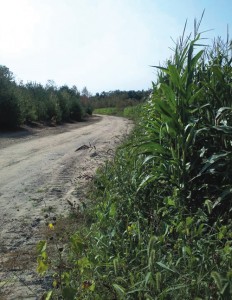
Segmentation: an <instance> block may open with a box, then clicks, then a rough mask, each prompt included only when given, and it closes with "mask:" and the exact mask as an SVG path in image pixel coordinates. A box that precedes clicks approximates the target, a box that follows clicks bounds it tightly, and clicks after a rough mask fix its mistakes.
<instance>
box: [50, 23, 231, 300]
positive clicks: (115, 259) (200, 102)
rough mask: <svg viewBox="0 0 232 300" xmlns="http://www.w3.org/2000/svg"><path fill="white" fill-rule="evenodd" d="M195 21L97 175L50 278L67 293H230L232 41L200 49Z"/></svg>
mask: <svg viewBox="0 0 232 300" xmlns="http://www.w3.org/2000/svg"><path fill="white" fill-rule="evenodd" d="M199 25H200V23H196V22H195V30H194V34H193V36H192V37H191V35H189V36H187V37H186V38H185V32H184V33H183V35H182V36H181V38H180V39H178V41H177V42H176V45H175V49H174V53H173V58H172V59H170V60H169V61H168V62H167V63H166V65H164V66H163V67H160V66H159V67H158V69H159V76H158V81H157V83H154V84H153V93H152V96H151V98H150V99H149V100H148V101H147V103H146V104H145V105H144V107H143V110H142V117H141V119H140V123H139V125H138V126H137V128H136V129H135V131H134V133H133V135H132V136H131V138H130V140H129V141H127V142H126V144H125V145H124V146H122V147H121V148H119V149H118V151H117V153H116V156H115V158H114V161H112V162H108V163H107V164H106V165H105V166H104V168H102V169H101V170H100V171H98V173H97V174H96V178H95V185H94V190H93V192H92V201H93V204H92V206H91V207H89V208H88V210H87V212H86V217H87V221H86V224H85V225H84V227H83V228H81V230H80V231H78V232H77V233H76V234H75V235H73V236H72V237H70V249H69V254H68V260H67V262H66V270H65V269H64V270H63V271H62V274H61V275H59V274H60V273H56V274H55V277H54V278H55V280H56V282H58V283H59V286H60V287H61V288H60V293H61V294H62V295H63V298H64V299H231V298H232V244H231V237H232V235H231V229H232V222H231V209H232V205H231V192H232V186H231V175H232V174H231V169H232V168H231V164H232V152H231V151H232V149H231V147H232V144H231V139H232V124H231V122H232V118H231V117H232V114H231V109H232V105H231V99H232V81H231V78H232V68H231V61H232V58H231V42H230V41H229V39H228V40H227V41H226V42H223V41H222V40H221V39H217V40H215V41H214V43H213V45H212V46H211V47H203V46H202V45H201V35H200V34H199V33H198V29H199ZM62 284H64V285H65V288H64V287H63V285H62ZM56 286H57V285H56ZM53 295H54V297H55V295H56V292H55V291H53ZM67 295H69V296H67ZM75 297H76V298H75Z"/></svg>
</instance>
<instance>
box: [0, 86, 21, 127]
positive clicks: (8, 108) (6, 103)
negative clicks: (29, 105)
mask: <svg viewBox="0 0 232 300" xmlns="http://www.w3.org/2000/svg"><path fill="white" fill-rule="evenodd" d="M21 121H22V115H21V110H20V105H19V101H18V99H17V97H16V96H15V95H14V94H13V93H12V94H10V93H9V92H0V128H5V129H7V128H16V127H18V126H19V125H20V124H21Z"/></svg>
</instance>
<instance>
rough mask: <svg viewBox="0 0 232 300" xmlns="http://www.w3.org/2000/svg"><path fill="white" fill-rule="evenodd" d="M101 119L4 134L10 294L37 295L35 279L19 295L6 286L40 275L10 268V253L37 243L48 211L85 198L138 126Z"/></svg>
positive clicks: (0, 207)
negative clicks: (87, 188)
mask: <svg viewBox="0 0 232 300" xmlns="http://www.w3.org/2000/svg"><path fill="white" fill-rule="evenodd" d="M95 118H98V122H94V123H92V122H90V123H89V124H88V122H87V123H86V124H84V125H81V126H80V125H75V124H73V125H70V126H69V127H68V128H66V130H64V132H60V131H59V130H58V132H56V130H55V129H54V130H53V131H51V132H50V133H49V132H48V133H47V132H46V134H45V136H44V134H43V131H41V132H40V133H38V132H37V133H36V134H34V135H30V134H26V135H25V136H24V137H20V138H19V136H18V137H17V136H16V137H13V138H12V137H11V136H6V135H2V136H1V135H0V226H1V233H0V263H1V265H2V268H1V269H0V292H1V290H2V291H3V290H4V289H5V290H4V293H5V295H6V298H5V299H37V298H36V296H35V295H33V291H35V288H36V287H35V286H33V284H31V283H30V284H29V283H26V284H21V285H19V283H18V286H17V290H18V292H17V296H16V295H15V294H14V293H15V292H14V293H13V295H12V291H11V292H9V290H7V289H6V286H7V285H8V283H7V281H9V282H10V281H11V280H12V278H14V279H13V281H14V282H15V281H20V278H21V283H22V282H24V281H27V279H28V276H29V277H30V279H31V281H32V282H33V280H32V277H33V276H34V275H33V274H34V273H33V272H34V271H33V270H31V273H30V272H29V273H28V274H26V275H25V274H24V273H23V270H21V273H19V272H18V273H17V274H16V275H15V273H14V271H15V270H14V267H12V266H11V267H9V268H8V270H6V269H4V268H6V267H4V266H6V265H7V264H6V261H7V260H8V259H9V255H10V253H13V252H14V251H18V249H26V248H27V249H28V247H29V248H30V247H33V246H34V245H35V242H36V237H35V236H36V232H37V231H38V228H39V227H40V226H42V225H43V224H44V222H45V220H44V214H46V212H47V211H49V212H50V213H52V214H53V215H54V216H56V217H57V216H59V215H65V214H68V212H69V211H70V203H71V204H72V203H78V202H82V201H85V199H84V198H85V186H86V183H88V182H89V180H90V179H91V178H92V176H93V175H94V172H95V171H96V169H97V168H98V167H99V166H100V165H101V164H102V163H103V162H104V161H105V160H107V159H109V158H110V156H111V155H112V150H113V149H115V146H116V144H118V143H119V142H120V141H121V140H122V137H123V135H125V134H127V133H128V132H129V131H130V129H131V127H132V123H131V121H128V120H126V119H123V118H118V117H111V116H104V117H95ZM75 126H78V128H75ZM6 271H7V272H6ZM16 271H17V270H16ZM12 272H13V273H12ZM24 275H25V276H24ZM12 276H13V277H12ZM15 276H16V277H15ZM20 276H24V277H23V278H22V277H20ZM15 278H16V279H15ZM17 278H18V279H19V280H17ZM24 283H25V282H24ZM34 283H35V282H34ZM3 285H4V288H3ZM26 285H28V286H29V287H30V288H27V287H26ZM7 293H8V296H7ZM15 297H16V298H15ZM20 297H22V298H20ZM0 298H1V293H0ZM1 299H2V298H1Z"/></svg>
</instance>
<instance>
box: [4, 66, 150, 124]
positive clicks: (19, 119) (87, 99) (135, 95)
mask: <svg viewBox="0 0 232 300" xmlns="http://www.w3.org/2000/svg"><path fill="white" fill-rule="evenodd" d="M148 94H149V92H148V91H146V92H144V91H119V90H116V91H110V92H102V93H96V95H95V96H92V95H91V93H90V92H89V91H88V90H87V88H86V87H84V88H83V90H82V92H80V91H79V90H78V89H77V87H76V86H75V85H74V86H72V87H69V86H67V85H63V86H60V87H57V86H56V85H55V83H54V82H53V81H52V80H49V81H48V82H47V84H46V85H45V86H43V85H42V84H40V83H36V82H28V83H26V84H24V83H23V82H20V83H17V82H16V80H15V78H14V75H13V73H12V72H11V71H10V70H9V69H8V68H7V67H6V66H3V65H0V129H1V128H4V129H8V128H16V127H18V126H21V125H23V124H31V123H33V122H42V123H44V124H47V125H51V124H53V125H54V124H59V123H62V122H70V121H81V120H83V118H84V117H85V116H86V115H91V114H92V111H93V109H94V108H100V107H116V106H118V107H122V108H124V107H126V106H133V105H136V104H137V103H138V102H139V101H142V100H144V99H145V97H146V96H147V95H148Z"/></svg>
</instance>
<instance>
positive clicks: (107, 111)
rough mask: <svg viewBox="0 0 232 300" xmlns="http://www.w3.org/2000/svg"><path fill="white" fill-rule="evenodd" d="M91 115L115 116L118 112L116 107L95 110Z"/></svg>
mask: <svg viewBox="0 0 232 300" xmlns="http://www.w3.org/2000/svg"><path fill="white" fill-rule="evenodd" d="M93 114H99V115H111V116H115V115H117V114H118V111H117V109H116V107H106V108H96V109H94V111H93Z"/></svg>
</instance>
